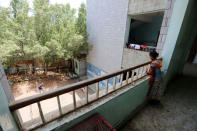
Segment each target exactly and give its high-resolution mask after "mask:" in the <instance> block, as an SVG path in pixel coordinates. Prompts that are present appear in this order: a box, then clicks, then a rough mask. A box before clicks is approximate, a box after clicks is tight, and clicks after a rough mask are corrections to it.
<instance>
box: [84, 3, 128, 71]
mask: <svg viewBox="0 0 197 131" xmlns="http://www.w3.org/2000/svg"><path fill="white" fill-rule="evenodd" d="M127 11H128V0H124V1H122V0H87V31H88V34H89V39H88V41H89V43H90V44H92V45H93V49H92V50H91V51H90V53H89V55H88V59H87V61H88V63H90V64H92V65H94V66H95V67H97V68H98V69H101V70H104V71H105V72H113V71H116V70H119V69H121V61H122V54H123V46H124V41H125V32H126V31H125V30H126V22H127Z"/></svg>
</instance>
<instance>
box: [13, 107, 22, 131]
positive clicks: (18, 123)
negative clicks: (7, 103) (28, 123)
mask: <svg viewBox="0 0 197 131" xmlns="http://www.w3.org/2000/svg"><path fill="white" fill-rule="evenodd" d="M12 114H13V116H14V119H15V121H16V123H17V126H18V128H19V129H20V130H23V126H22V124H23V122H22V121H21V120H22V119H20V118H19V117H20V116H19V115H20V114H19V111H18V110H16V111H14V112H12Z"/></svg>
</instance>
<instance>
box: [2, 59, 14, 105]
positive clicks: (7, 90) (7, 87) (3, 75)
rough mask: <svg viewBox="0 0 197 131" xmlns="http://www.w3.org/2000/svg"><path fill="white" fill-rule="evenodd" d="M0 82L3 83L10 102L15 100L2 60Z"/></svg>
mask: <svg viewBox="0 0 197 131" xmlns="http://www.w3.org/2000/svg"><path fill="white" fill-rule="evenodd" d="M0 83H1V85H2V88H3V90H4V92H5V95H6V97H7V100H8V102H9V103H10V102H12V101H14V96H13V94H12V91H11V89H10V86H9V84H8V80H7V76H6V74H5V72H4V69H3V65H2V63H1V62H0Z"/></svg>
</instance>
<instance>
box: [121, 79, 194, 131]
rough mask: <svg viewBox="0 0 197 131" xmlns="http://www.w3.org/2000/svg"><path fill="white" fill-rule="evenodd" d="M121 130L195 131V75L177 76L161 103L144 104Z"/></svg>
mask: <svg viewBox="0 0 197 131" xmlns="http://www.w3.org/2000/svg"><path fill="white" fill-rule="evenodd" d="M121 131H197V77H189V76H184V77H183V76H182V77H178V78H177V79H176V80H174V81H173V82H171V84H170V85H169V86H168V90H167V93H166V95H165V96H164V97H163V99H162V104H161V105H156V106H153V105H148V106H146V107H145V108H144V109H142V110H141V111H140V112H139V113H138V114H137V115H136V116H135V117H134V118H133V119H132V120H131V121H129V122H128V123H127V124H126V126H125V127H124V128H123V129H122V130H121Z"/></svg>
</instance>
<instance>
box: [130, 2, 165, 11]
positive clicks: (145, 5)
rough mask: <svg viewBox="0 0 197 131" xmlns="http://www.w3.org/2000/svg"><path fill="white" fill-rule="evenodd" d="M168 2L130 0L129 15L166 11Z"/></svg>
mask: <svg viewBox="0 0 197 131" xmlns="http://www.w3.org/2000/svg"><path fill="white" fill-rule="evenodd" d="M166 4H167V0H129V11H128V14H129V15H136V14H144V13H150V12H158V11H164V10H165V8H166Z"/></svg>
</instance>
